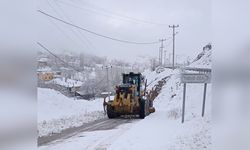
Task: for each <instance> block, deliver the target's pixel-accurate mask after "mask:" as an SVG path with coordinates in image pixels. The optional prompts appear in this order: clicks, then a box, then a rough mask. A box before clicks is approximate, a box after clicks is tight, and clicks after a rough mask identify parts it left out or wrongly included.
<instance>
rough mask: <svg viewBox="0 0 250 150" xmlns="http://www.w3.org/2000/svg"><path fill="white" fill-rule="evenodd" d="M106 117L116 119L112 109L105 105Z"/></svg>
mask: <svg viewBox="0 0 250 150" xmlns="http://www.w3.org/2000/svg"><path fill="white" fill-rule="evenodd" d="M107 115H108V117H109V119H112V118H115V117H116V114H115V111H114V107H112V106H111V105H107Z"/></svg>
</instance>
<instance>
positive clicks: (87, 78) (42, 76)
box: [37, 52, 150, 100]
mask: <svg viewBox="0 0 250 150" xmlns="http://www.w3.org/2000/svg"><path fill="white" fill-rule="evenodd" d="M144 64H149V63H143V64H129V63H126V62H122V61H117V60H108V59H107V58H104V57H97V56H93V55H84V54H80V55H77V54H73V53H64V54H58V58H56V57H55V56H52V55H50V54H47V53H45V52H38V54H37V85H38V87H40V88H50V89H54V90H56V91H59V92H61V93H62V94H64V95H65V96H67V97H75V98H76V99H87V100H90V99H94V98H95V97H100V96H102V95H101V94H102V93H105V92H106V93H107V92H108V88H109V89H110V90H111V92H114V87H115V85H117V84H119V83H120V82H121V74H122V73H125V72H130V71H135V72H142V71H143V70H144V69H146V68H149V67H150V66H145V65H144ZM105 66H110V68H109V69H108V70H106V69H105ZM107 75H108V76H109V81H107ZM108 82H109V84H108ZM108 85H109V87H108Z"/></svg>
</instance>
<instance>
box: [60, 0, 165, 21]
mask: <svg viewBox="0 0 250 150" xmlns="http://www.w3.org/2000/svg"><path fill="white" fill-rule="evenodd" d="M57 2H59V3H62V4H65V5H68V6H71V7H74V8H77V9H81V10H84V11H88V12H91V13H95V14H99V15H102V16H106V17H112V18H115V19H122V20H126V21H133V22H137V23H138V22H139V23H144V24H152V25H158V26H168V24H164V23H157V22H152V21H148V20H143V19H138V18H134V17H130V16H126V15H123V14H120V13H117V12H113V11H110V10H107V9H104V8H100V7H96V8H94V7H90V8H91V9H89V8H85V7H81V6H79V5H74V4H72V3H69V2H67V1H60V0H59V1H57ZM99 11H102V12H99ZM103 12H104V13H103ZM117 17H118V18H117Z"/></svg>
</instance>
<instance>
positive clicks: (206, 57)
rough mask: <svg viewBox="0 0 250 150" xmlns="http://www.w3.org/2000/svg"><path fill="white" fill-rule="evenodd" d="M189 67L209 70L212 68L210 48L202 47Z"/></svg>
mask: <svg viewBox="0 0 250 150" xmlns="http://www.w3.org/2000/svg"><path fill="white" fill-rule="evenodd" d="M189 67H196V68H211V67H212V46H211V44H208V45H206V46H205V47H203V51H202V52H201V53H200V54H198V56H197V57H196V58H195V59H194V60H193V62H192V63H191V64H190V65H189Z"/></svg>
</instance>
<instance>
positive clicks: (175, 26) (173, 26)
mask: <svg viewBox="0 0 250 150" xmlns="http://www.w3.org/2000/svg"><path fill="white" fill-rule="evenodd" d="M178 27H179V25H172V26H171V25H169V28H173V66H172V67H173V70H174V67H175V66H174V57H175V56H174V52H175V49H174V48H175V35H176V33H175V28H178Z"/></svg>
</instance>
